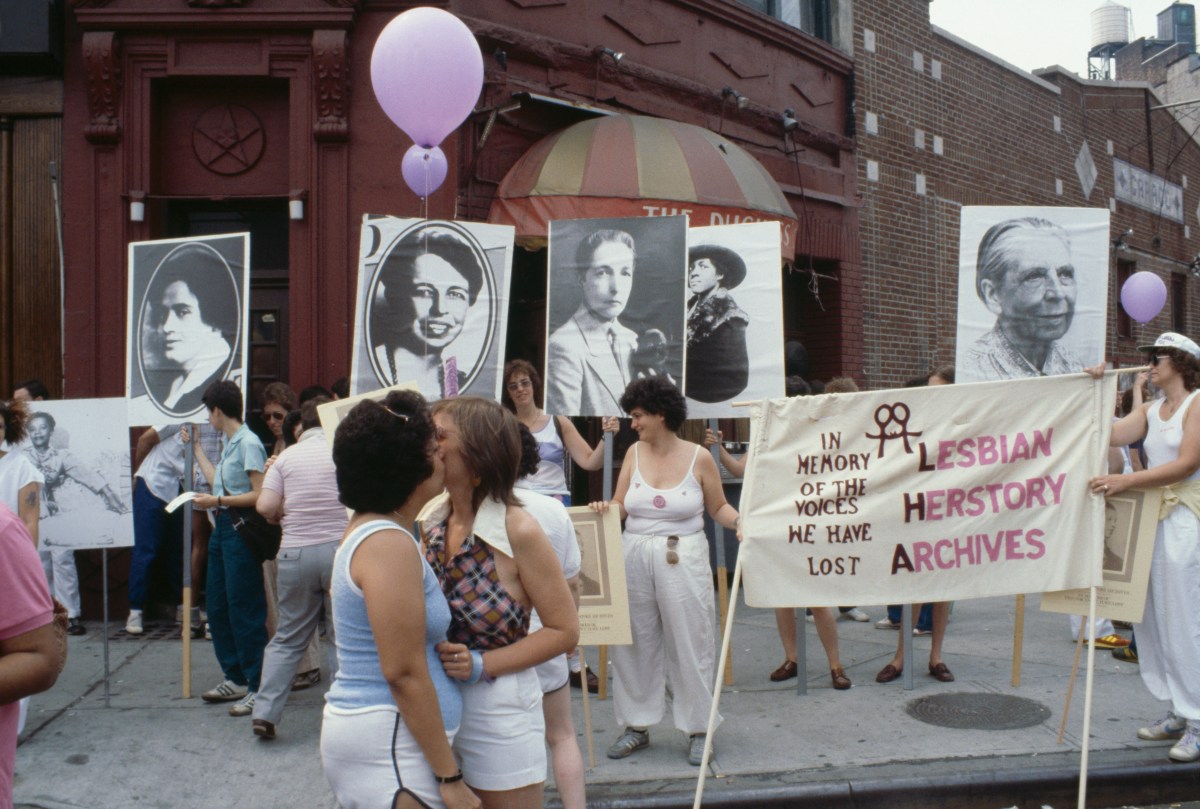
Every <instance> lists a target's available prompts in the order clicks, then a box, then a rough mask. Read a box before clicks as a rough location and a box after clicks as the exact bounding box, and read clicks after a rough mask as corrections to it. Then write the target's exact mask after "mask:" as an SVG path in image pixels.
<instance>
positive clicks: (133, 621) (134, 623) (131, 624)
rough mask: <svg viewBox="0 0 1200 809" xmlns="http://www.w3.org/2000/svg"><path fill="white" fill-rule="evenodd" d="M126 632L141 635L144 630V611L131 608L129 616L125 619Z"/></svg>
mask: <svg viewBox="0 0 1200 809" xmlns="http://www.w3.org/2000/svg"><path fill="white" fill-rule="evenodd" d="M125 632H126V634H129V635H140V634H142V632H143V628H142V611H141V610H130V611H129V617H128V618H126V619H125Z"/></svg>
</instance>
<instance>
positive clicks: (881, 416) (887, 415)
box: [863, 402, 921, 458]
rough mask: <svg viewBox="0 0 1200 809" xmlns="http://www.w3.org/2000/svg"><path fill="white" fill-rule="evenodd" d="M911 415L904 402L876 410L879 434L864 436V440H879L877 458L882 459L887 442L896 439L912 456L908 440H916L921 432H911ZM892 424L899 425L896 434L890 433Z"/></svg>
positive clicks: (882, 406)
mask: <svg viewBox="0 0 1200 809" xmlns="http://www.w3.org/2000/svg"><path fill="white" fill-rule="evenodd" d="M909 415H910V414H909V410H908V405H906V404H904V402H896V403H895V404H881V405H880V406H879V407H877V408H875V425H876V426H877V427H879V434H878V435H871V434H870V433H864V434H863V437H864V438H875V439H878V440H879V453H878V454H877V455H876V456H875V457H877V458H882V457H883V450H884V447H885V446H886V445H887V442H888V441H891V440H893V439H896V438H899V439H901V440H903V441H904V451H905V452H906V453H907V454H909V455H911V454H912V447H911V446H909V443H908V439H909V438H916V437H917V436H919V435H920V434H921V432H920V431H917V432H909V430H908V417H909ZM892 424H896V425H899V427H900V429H899V430H898V431H896V432H892V433H889V432H888V431H887V428H888V427H889V426H890V425H892Z"/></svg>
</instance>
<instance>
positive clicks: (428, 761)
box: [321, 391, 480, 809]
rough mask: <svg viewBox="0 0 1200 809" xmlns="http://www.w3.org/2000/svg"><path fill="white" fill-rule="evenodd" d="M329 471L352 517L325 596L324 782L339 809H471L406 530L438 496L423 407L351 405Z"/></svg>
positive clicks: (434, 591) (416, 397) (451, 708)
mask: <svg viewBox="0 0 1200 809" xmlns="http://www.w3.org/2000/svg"><path fill="white" fill-rule="evenodd" d="M333 462H334V465H335V466H336V468H337V486H338V497H339V499H340V500H341V502H342V504H343V505H345V506H346V507H347V508H350V509H352V510H353V511H354V514H353V516H352V517H351V519H350V524H349V526H348V528H347V530H346V536H345V538H344V539H343V540H342V545H341V547H340V548H338V552H337V555H336V557H335V558H334V564H333V578H332V584H331V588H330V589H331V591H332V597H333V621H334V628H335V632H334V634H335V637H336V644H337V653H338V671H337V674H336V675H335V677H334V680H333V685H332V686H330V689H329V694H328V695H327V697H326V705H325V713H324V717H323V720H322V723H321V759H322V762H323V764H324V767H325V777H326V778H327V779H328V780H329V783H330V785H331V786H332V787H333V792H334V795H335V796H336V797H337V800H338V804H339V805H341V806H343V807H345V808H346V809H354V808H355V807H364V809H365V808H366V807H371V809H377V808H378V807H383V806H404V807H416V806H436V807H441V806H447V807H453V808H455V809H457V808H458V807H478V806H479V805H480V804H479V799H478V798H477V797H476V796H475V795H474V794H473V793H472V792H471V790H470V789H468V788H467V786H466V784H465V782H464V781H463V775H462V771H461V770H459V768H458V763H457V762H456V761H455V758H454V753H453V751H452V750H451V749H450V743H451V741H452V740H453V738H454V735H455V733H456V732H457V731H458V727H459V723H460V718H461V715H462V697H461V695H460V694H459V690H458V687H457V686H456V685H455V684H454V683H453V682H452V681H451V680H450V678H449V677H447V676H446V673H445V672H444V671H443V670H442V665H441V661H440V660H439V658H438V653H437V651H436V650H435V648H434V647H435V645H436V644H437V643H438V642H439V641H442V640H445V637H446V629H447V627H448V626H449V624H450V609H449V607H448V606H447V604H446V598H445V596H443V595H442V590H441V587H440V586H439V584H438V580H437V578H436V577H435V576H434V574H433V571H432V570H431V569H430V567H429V565H428V564H427V563H426V562H425V560H424V558H423V557H422V555H421V547H420V544H419V543H418V542H417V540H416V538H415V537H414V536H413V535H412V534H411V533H410V532H409V529H408V526H411V525H413V524H414V522H415V521H416V517H417V512H418V511H420V509H421V506H423V505H424V504H425V502H426V501H427V500H428V499H429V498H430V497H431V496H432V495H433V494H435V493H437V492H438V491H440V490H441V488H442V463H441V460H440V458H439V457H438V454H437V443H436V441H435V440H434V431H433V422H432V421H431V420H430V417H429V409H428V407H427V406H426V404H425V400H424V399H423V398H422V397H421V396H420V394H417V393H413V392H411V391H400V392H393V393H390V394H388V397H387V399H386V400H384V402H383V403H382V404H380V403H378V402H371V401H366V402H362V403H360V404H358V405H356V406H355V408H354V409H353V410H351V411H350V413H349V414H347V416H346V418H345V419H344V420H343V421H342V423H341V424H340V425H339V426H338V429H337V433H336V434H335V436H334V443H333Z"/></svg>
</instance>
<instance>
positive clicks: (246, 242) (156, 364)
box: [125, 233, 250, 426]
mask: <svg viewBox="0 0 1200 809" xmlns="http://www.w3.org/2000/svg"><path fill="white" fill-rule="evenodd" d="M249 284H250V234H249V233H232V234H226V235H221V236H196V237H189V238H186V239H162V240H158V241H151V242H132V243H130V245H129V297H128V308H127V324H126V326H127V328H126V334H127V337H128V339H127V343H126V345H127V347H128V362H127V364H126V374H125V396H126V398H127V399H128V401H129V405H128V423H129V424H131V425H136V426H147V425H152V424H189V423H192V422H200V421H204V420H205V411H204V404H203V402H202V401H201V397H203V395H204V391H205V390H206V389H207V388H208V386H209V385H211V384H212V383H213V382H217V381H220V380H222V379H228V380H232V381H233V382H234V383H236V384H237V385H238V387H241V388H242V389H243V395H245V385H244V377H245V369H246V362H247V358H246V351H247V342H248V341H247V336H246V328H245V324H246V323H247V322H248V319H249V307H250V300H249V294H248V292H249V288H250V287H249Z"/></svg>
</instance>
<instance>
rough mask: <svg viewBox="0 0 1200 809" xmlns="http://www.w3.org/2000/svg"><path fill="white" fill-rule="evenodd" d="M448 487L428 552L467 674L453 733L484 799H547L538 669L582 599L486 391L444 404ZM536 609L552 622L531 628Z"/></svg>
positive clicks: (564, 644) (438, 420)
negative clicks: (530, 501) (519, 483)
mask: <svg viewBox="0 0 1200 809" xmlns="http://www.w3.org/2000/svg"><path fill="white" fill-rule="evenodd" d="M433 421H434V425H435V426H436V429H437V440H438V449H439V451H440V453H441V458H442V462H443V464H444V465H445V474H446V492H445V493H444V494H442V495H440V496H439V497H437V498H435V499H434V500H432V501H431V502H430V503H429V505H428V506H427V507H426V508H425V510H424V511H423V512H422V514H421V518H420V528H421V535H422V539H423V540H424V541H425V558H426V559H427V560H428V561H429V564H430V565H431V566H432V567H433V570H434V572H435V573H436V574H437V577H438V579H440V580H441V583H442V591H443V592H444V593H445V594H446V598H447V600H448V601H449V602H450V611H451V615H452V619H451V622H450V630H449V632H448V638H449V640H448V641H447V642H446V643H443V644H440V645H439V647H438V649H439V651H440V652H441V658H442V664H443V666H444V667H445V669H446V673H447V674H449V675H450V676H451V677H454V678H455V679H457V680H461V681H463V683H464V684H463V687H462V691H463V723H462V728H461V729H460V731H459V734H458V736H457V737H456V738H455V740H454V750H455V752H457V753H458V755H459V759H460V760H461V761H462V768H463V773H464V775H465V776H466V781H467V783H468V784H470V786H471V788H472V789H474V790H475V791H477V792H478V793H479V795H480V797H481V798H482V799H483V805H484V806H485V807H489V809H490V808H492V807H495V808H497V809H498V808H499V807H513V806H541V805H542V789H543V786H544V782H545V780H546V743H545V732H546V731H545V722H544V720H543V717H542V711H541V699H542V688H541V683H540V682H539V680H538V676H537V672H536V671H534V670H533V667H534V666H536V665H537V664H538V663H544V662H546V661H547V660H550V659H551V658H554V657H557V656H558V655H561V654H563V653H565V652H568V651H570V650H571V649H572V648H573V647H574V646H575V644H576V643H577V642H578V640H579V619H578V616H577V615H576V614H575V603H574V602H573V601H572V600H571V593H570V590H569V589H568V588H567V582H566V580H565V579H564V578H563V572H562V567H561V566H560V565H559V563H558V557H557V556H555V554H554V548H553V547H552V546H551V544H550V540H549V539H548V538H547V537H546V534H545V532H544V531H543V530H542V528H541V526H539V525H538V522H537V521H536V520H535V519H534V518H533V517H532V516H530V514H529V512H527V511H526V510H525V509H524V508H522V507H521V504H520V502H519V501H518V500H517V498H516V495H515V494H514V493H513V486H514V485H515V484H516V479H517V469H518V466H519V464H520V459H521V436H520V427H519V425H518V424H517V420H516V417H514V416H513V414H512V413H510V412H508V411H507V410H505V409H504V407H502V406H501V405H500V404H499V403H497V402H494V401H491V400H489V399H484V398H482V397H479V396H459V397H457V398H454V399H443V400H441V401H439V402H437V403H436V404H435V405H434V407H433ZM531 609H536V610H537V613H538V617H539V618H540V619H541V622H542V627H541V629H538V630H536V631H534V632H529V618H530V611H531Z"/></svg>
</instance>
